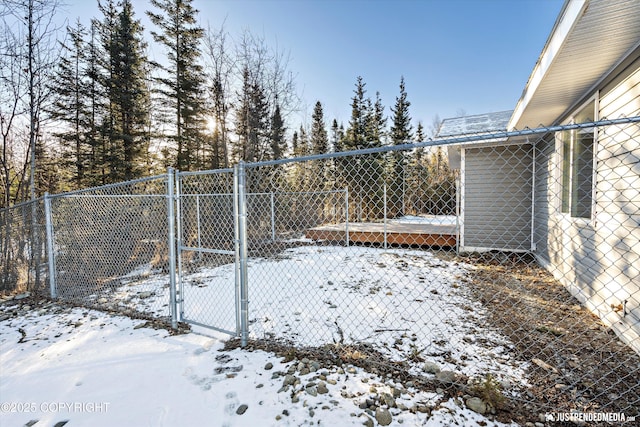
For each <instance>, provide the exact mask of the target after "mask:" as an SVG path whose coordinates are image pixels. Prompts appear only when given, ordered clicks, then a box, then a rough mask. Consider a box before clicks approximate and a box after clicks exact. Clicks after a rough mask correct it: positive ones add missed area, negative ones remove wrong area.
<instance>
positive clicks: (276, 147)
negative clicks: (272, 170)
mask: <svg viewBox="0 0 640 427" xmlns="http://www.w3.org/2000/svg"><path fill="white" fill-rule="evenodd" d="M286 130H287V129H286V128H285V126H284V120H283V119H282V115H281V114H280V106H279V105H278V104H277V103H276V108H275V109H274V111H273V116H272V117H271V138H270V139H271V152H272V154H273V160H279V159H281V158H283V157H284V155H285V151H286V149H287V141H286V140H285V132H286Z"/></svg>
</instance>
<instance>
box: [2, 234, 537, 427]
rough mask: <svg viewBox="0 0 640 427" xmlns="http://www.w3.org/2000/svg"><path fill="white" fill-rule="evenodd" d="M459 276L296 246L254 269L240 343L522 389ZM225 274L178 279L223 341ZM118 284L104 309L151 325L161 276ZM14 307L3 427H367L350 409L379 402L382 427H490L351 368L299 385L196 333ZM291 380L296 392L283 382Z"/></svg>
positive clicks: (261, 359)
mask: <svg viewBox="0 0 640 427" xmlns="http://www.w3.org/2000/svg"><path fill="white" fill-rule="evenodd" d="M469 268H471V267H470V266H467V265H463V264H459V263H455V262H446V261H442V260H440V259H438V258H436V257H434V256H433V255H432V254H430V253H429V252H425V251H418V250H405V249H390V250H382V249H376V248H364V247H347V248H345V247H327V246H303V247H298V248H293V249H288V250H286V251H284V252H282V253H281V254H280V255H279V256H278V257H276V258H273V259H266V258H265V259H253V260H251V261H250V263H249V276H250V282H249V283H250V295H249V299H250V323H251V326H250V332H251V336H252V337H253V338H267V339H268V338H272V337H275V338H281V339H282V338H284V339H287V340H289V341H292V342H293V343H295V344H296V345H302V346H316V345H322V344H326V343H357V342H366V343H369V344H371V345H373V346H374V347H375V348H376V349H377V350H378V351H380V352H381V353H382V354H384V355H385V356H387V357H388V358H389V360H395V361H407V360H409V359H411V358H412V356H416V355H419V356H420V358H422V359H424V361H426V362H428V364H429V366H430V368H429V369H426V366H425V363H424V362H415V363H413V364H412V373H414V374H415V375H422V376H424V377H425V378H434V377H435V375H436V374H435V373H433V372H431V371H432V370H433V367H434V366H435V367H436V368H435V370H440V371H450V372H453V373H455V374H456V375H461V376H464V377H466V378H474V377H484V376H486V375H487V374H491V375H492V376H494V377H495V378H497V379H498V380H500V381H501V383H502V384H505V385H506V387H507V388H509V384H511V385H518V386H520V385H526V383H527V381H526V376H525V374H524V369H525V367H526V366H524V365H523V364H521V363H518V362H517V361H514V360H512V359H511V358H510V356H509V351H508V350H509V347H510V344H509V342H508V341H507V340H506V339H505V338H504V337H503V336H501V335H500V334H499V333H498V332H496V331H495V330H493V329H491V328H490V327H488V326H487V325H486V321H484V320H483V319H484V317H483V316H484V312H483V309H482V306H481V305H480V304H478V303H477V302H475V301H473V300H472V299H471V298H470V297H469V294H468V289H467V286H468V284H467V282H466V281H465V272H466V271H467V270H468V269H469ZM233 273H234V269H233V266H230V265H224V266H220V267H217V268H200V269H198V270H197V271H195V272H194V273H192V274H190V275H188V276H187V277H186V278H185V282H184V285H183V290H184V295H183V296H184V298H185V302H184V307H183V308H184V313H185V318H188V319H192V320H197V321H200V322H202V323H206V324H215V325H216V326H218V327H220V328H223V329H232V330H234V329H235V312H234V310H233V308H234V304H233V298H234V297H235V290H234V287H233ZM123 279H125V282H124V283H123V286H121V288H120V289H118V290H117V291H114V293H113V294H112V295H109V299H110V300H112V301H115V303H116V304H121V305H126V306H128V307H133V306H135V307H136V308H138V309H145V310H148V311H153V310H157V313H156V314H158V315H160V316H164V315H165V314H166V312H167V307H166V304H167V303H168V289H167V278H166V277H164V276H161V275H159V274H157V273H154V272H153V271H152V270H151V269H150V268H144V266H141V267H140V268H139V269H138V271H137V272H136V274H132V275H128V277H126V278H123ZM141 290H143V291H141ZM138 291H141V292H144V294H142V296H141V292H138ZM100 298H105V296H100ZM16 304H17V303H14V302H7V303H4V304H2V305H0V319H2V320H1V321H0V369H1V378H2V381H1V382H0V403H2V408H1V409H2V411H1V412H0V425H2V426H5V425H15V426H22V425H25V424H27V423H29V422H30V421H34V420H38V422H37V423H35V424H32V425H35V426H40V425H46V426H53V425H54V424H55V423H57V422H60V421H65V420H68V423H67V425H68V426H85V425H87V426H88V425H91V426H102V425H104V426H107V425H108V426H113V425H118V426H144V425H148V426H244V425H247V426H249V425H251V426H256V425H305V424H308V425H311V424H314V425H334V426H335V425H340V426H343V425H362V424H363V422H365V421H367V420H368V419H369V420H371V422H372V423H373V424H372V425H375V424H377V421H375V419H376V418H375V414H374V413H373V412H372V410H371V408H370V407H369V408H368V407H361V406H362V405H363V402H364V401H365V400H366V399H370V400H371V399H373V396H382V395H383V394H385V395H392V396H393V397H394V398H395V399H394V402H393V404H391V403H388V404H386V405H382V406H383V409H387V410H388V411H389V414H390V415H391V416H392V421H391V425H411V426H413V425H451V424H459V425H500V423H496V422H494V421H492V420H491V419H490V418H486V417H485V416H483V415H480V414H478V413H476V412H474V411H471V410H470V409H468V408H467V407H466V406H467V405H466V404H465V403H464V399H463V398H457V399H453V398H451V399H448V398H447V399H444V398H443V397H442V395H439V394H438V393H436V392H431V393H429V392H424V391H419V390H418V389H416V388H414V387H412V385H411V384H407V383H403V382H401V381H400V380H399V379H398V380H396V379H394V378H387V377H384V378H381V377H379V376H377V375H374V374H371V373H367V372H365V371H364V370H363V369H361V368H358V367H346V369H345V367H342V368H338V367H335V366H317V367H314V369H311V371H310V372H308V370H307V371H304V372H301V371H300V369H299V365H300V363H301V361H299V360H298V361H296V360H293V361H289V362H286V363H285V362H284V361H283V360H282V358H281V357H278V356H275V355H273V354H270V353H266V352H263V351H253V352H249V351H243V350H232V351H226V352H222V351H220V350H221V349H222V346H223V341H224V340H225V339H227V338H228V336H227V335H224V334H220V333H217V332H213V331H211V330H208V329H204V328H194V329H196V331H195V332H192V333H189V334H185V335H170V334H169V333H168V332H167V331H165V330H163V329H153V328H151V327H148V326H147V325H145V322H144V321H141V320H132V319H129V318H125V317H118V316H112V315H108V314H105V313H102V312H98V311H93V310H88V309H82V308H73V309H71V308H61V307H59V306H57V305H55V304H51V303H46V304H45V305H38V306H34V307H29V308H28V309H27V308H25V307H24V306H22V308H20V307H19V306H18V305H16ZM414 359H415V358H414ZM304 363H306V365H307V366H311V365H313V362H312V361H311V362H310V361H304ZM304 363H303V364H304ZM296 366H297V367H298V370H296ZM287 374H289V377H287ZM291 376H294V378H295V379H296V381H297V382H296V383H293V384H287V378H291ZM505 392H506V393H509V392H510V391H509V390H506V391H505ZM243 405H246V407H245V406H243ZM420 408H422V409H425V408H427V409H428V410H424V411H422V410H421V409H420ZM244 409H246V410H245V411H243V410H244ZM367 411H369V412H368V413H367ZM489 417H490V415H489Z"/></svg>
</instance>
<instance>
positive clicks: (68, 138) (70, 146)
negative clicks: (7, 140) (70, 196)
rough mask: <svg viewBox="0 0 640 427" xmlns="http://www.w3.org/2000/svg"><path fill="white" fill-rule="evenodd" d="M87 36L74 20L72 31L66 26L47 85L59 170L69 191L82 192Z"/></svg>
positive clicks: (86, 156)
mask: <svg viewBox="0 0 640 427" xmlns="http://www.w3.org/2000/svg"><path fill="white" fill-rule="evenodd" d="M86 35H87V32H86V29H85V28H84V26H83V25H82V24H81V23H80V20H78V21H77V22H76V24H75V26H74V27H71V26H67V39H68V40H69V42H68V43H67V44H62V55H61V57H60V60H59V63H58V66H57V67H56V70H55V72H54V75H53V79H52V82H51V87H52V91H53V94H54V101H53V105H52V108H51V112H50V114H51V118H52V119H53V120H55V121H58V122H60V123H61V125H62V129H61V130H59V131H57V132H54V135H55V136H57V137H58V138H59V139H60V144H61V149H62V153H61V166H62V170H64V171H68V175H69V177H70V179H71V181H72V183H71V184H72V186H71V188H82V187H83V186H84V185H85V184H86V183H87V180H86V178H85V175H86V171H87V167H88V164H87V163H88V160H89V155H90V150H91V148H90V146H89V147H88V146H87V144H86V139H85V138H84V133H85V126H86V123H87V117H88V115H89V111H88V106H87V104H86V102H87V100H86V81H85V76H86V67H87V66H86V55H85V51H86V45H85V41H84V38H85V37H86Z"/></svg>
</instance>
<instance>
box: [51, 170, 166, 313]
mask: <svg viewBox="0 0 640 427" xmlns="http://www.w3.org/2000/svg"><path fill="white" fill-rule="evenodd" d="M166 195H167V180H166V177H153V178H149V179H143V180H138V181H131V182H126V183H122V184H118V185H111V186H106V187H99V188H94V189H89V190H85V191H78V192H74V193H68V194H62V195H58V196H53V197H52V198H51V221H52V225H53V229H54V234H53V247H54V250H55V254H56V256H55V268H56V271H55V274H56V277H55V282H56V292H57V295H56V296H57V297H58V298H60V299H62V300H65V301H69V302H72V303H75V304H80V305H83V306H87V307H95V308H98V309H102V310H109V311H117V312H123V313H127V314H132V315H135V316H143V317H150V318H159V319H165V320H166V319H167V318H168V317H169V315H170V307H169V295H170V294H169V279H168V275H167V273H168V271H169V257H168V251H167V249H168V221H167V196H166Z"/></svg>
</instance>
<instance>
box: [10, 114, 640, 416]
mask: <svg viewBox="0 0 640 427" xmlns="http://www.w3.org/2000/svg"><path fill="white" fill-rule="evenodd" d="M639 122H640V118H637V117H636V118H629V119H620V120H617V121H601V122H597V123H584V124H577V125H567V126H557V127H554V128H543V129H535V130H528V129H527V130H524V131H514V132H497V133H492V134H485V135H464V136H460V137H455V138H447V139H442V140H437V141H431V142H428V143H422V144H414V145H404V146H397V147H381V148H375V149H370V150H362V151H359V152H352V153H333V154H328V155H317V156H310V157H306V158H299V159H287V160H282V161H274V162H265V163H255V164H242V165H239V166H237V167H236V168H235V169H233V170H232V169H228V170H219V171H206V172H189V173H177V174H176V184H177V185H176V190H175V191H176V195H175V197H174V195H173V191H174V186H173V182H172V179H173V174H172V173H168V174H167V175H165V176H162V177H154V178H149V179H144V180H138V181H133V182H129V183H123V184H120V185H113V186H108V187H103V188H97V189H91V190H86V191H79V192H75V193H67V194H62V195H56V196H51V197H48V198H45V202H46V203H45V205H46V204H47V203H48V204H49V205H48V206H49V208H48V209H49V216H50V222H49V224H50V227H51V233H49V236H50V238H49V240H46V236H45V235H43V234H42V233H43V232H44V228H43V226H42V224H43V222H42V221H40V222H38V223H39V224H40V225H39V226H38V227H39V228H38V229H39V230H40V234H37V233H36V234H37V235H38V236H39V237H38V239H39V240H38V242H40V243H39V245H40V246H41V247H42V248H43V249H41V250H40V251H32V250H31V249H29V248H30V247H31V246H30V244H29V243H21V242H28V241H29V240H28V238H27V237H26V236H29V235H31V234H32V233H31V231H30V227H32V225H31V224H33V223H34V222H33V221H32V220H31V217H30V216H29V215H30V213H29V212H30V211H31V210H30V208H28V207H25V206H18V207H15V208H11V209H8V210H7V209H5V210H3V211H2V212H0V219H2V221H3V222H2V224H3V234H2V241H3V243H2V245H3V246H2V250H3V252H2V254H3V255H2V256H3V257H5V258H3V274H4V278H3V280H4V281H5V282H3V283H9V282H12V283H13V282H16V283H17V282H18V281H17V279H15V278H17V277H18V276H19V274H22V275H29V274H31V275H33V274H34V273H33V271H34V270H33V269H34V267H28V266H29V265H38V264H39V265H43V263H45V262H46V259H47V257H46V253H45V252H44V244H43V243H42V242H44V241H45V240H46V241H47V242H48V243H49V253H51V254H54V255H55V256H54V257H53V258H50V259H49V260H48V261H49V266H50V271H54V277H52V279H53V280H51V283H53V284H55V286H53V285H52V286H51V291H52V292H53V293H54V294H55V296H56V297H57V298H59V299H63V300H69V301H73V302H75V303H78V304H82V305H86V306H91V307H96V308H100V309H108V310H117V311H120V312H125V313H129V314H134V315H136V316H145V317H152V318H156V319H162V320H167V321H168V320H169V319H172V320H173V321H174V324H175V321H184V322H188V323H191V324H195V325H202V326H207V327H211V328H214V329H217V330H221V331H225V332H228V333H229V334H231V335H235V336H242V337H243V339H251V340H256V342H266V343H279V344H280V345H286V346H290V347H294V348H297V349H305V351H310V350H309V349H315V351H317V352H319V353H323V354H325V355H326V354H336V355H341V356H340V357H342V358H343V360H348V361H349V363H354V364H365V365H366V364H368V365H367V366H368V367H369V368H371V369H373V370H374V371H377V372H380V373H387V374H389V375H392V376H397V375H401V376H403V378H404V377H409V378H412V379H413V381H414V384H416V385H419V386H420V387H423V388H425V389H427V390H431V391H433V392H434V393H438V394H444V395H447V394H448V395H456V393H458V394H464V393H472V394H473V395H475V396H479V397H481V398H482V400H483V402H484V403H485V404H486V406H487V408H488V409H487V410H488V411H493V412H496V413H498V414H500V413H505V412H506V413H509V414H510V415H511V417H512V419H515V420H517V421H523V422H524V421H530V420H531V417H530V416H527V417H524V418H518V416H519V414H529V415H530V414H545V413H546V414H550V415H551V416H553V413H565V412H570V411H578V412H612V413H624V414H625V415H626V416H628V417H633V416H638V415H639V414H640V391H639V389H638V386H637V385H638V384H639V383H640V358H639V354H640V338H639V337H640V308H639V307H640V282H639V281H638V277H640V234H639V233H640V222H639V221H640V193H639V191H640V170H639V169H638V165H639V164H640V145H639V144H638V140H640V125H639V124H638V123H639ZM168 201H170V202H169V203H168ZM171 201H175V209H176V210H175V216H174V214H173V208H174V204H173V203H172V202H171ZM45 207H46V206H45ZM39 209H40V208H39ZM40 212H41V213H40V215H43V213H42V212H44V210H43V208H42V209H41V210H40ZM5 224H7V225H5ZM173 227H175V230H174V229H173ZM174 233H175V236H174ZM174 237H175V242H176V246H175V248H174V247H173V245H172V244H171V245H170V244H169V242H173V241H174ZM21 239H23V240H21ZM7 242H8V243H7ZM36 246H37V245H36ZM174 249H175V254H173V253H172V251H173V250H174ZM36 252H37V253H39V254H40V255H39V256H41V257H42V258H41V260H40V261H38V262H35V264H34V261H33V260H30V259H29V258H30V257H31V255H32V254H35V253H36ZM5 259H6V260H21V261H20V262H16V263H13V261H12V262H4V260H5ZM22 260H23V261H24V264H23V261H22ZM23 265H24V266H23ZM173 268H177V276H178V286H177V287H175V288H174V287H173V285H172V277H175V276H174V272H173V270H172V269H173ZM12 274H13V275H12ZM41 274H43V275H44V274H46V273H45V272H44V271H41ZM41 280H42V279H41ZM21 283H26V281H24V280H23V281H22V282H21ZM174 289H175V291H174ZM345 357H346V359H344V358H345Z"/></svg>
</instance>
